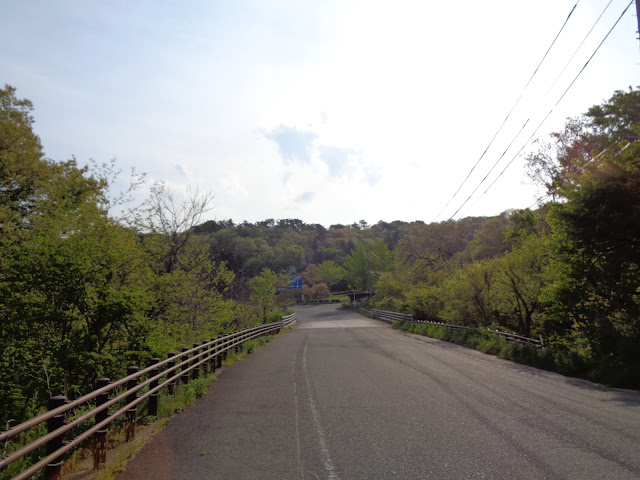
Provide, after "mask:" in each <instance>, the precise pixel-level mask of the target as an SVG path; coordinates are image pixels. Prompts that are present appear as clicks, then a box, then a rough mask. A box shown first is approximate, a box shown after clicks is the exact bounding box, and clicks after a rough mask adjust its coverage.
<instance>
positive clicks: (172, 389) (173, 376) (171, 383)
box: [167, 352, 176, 395]
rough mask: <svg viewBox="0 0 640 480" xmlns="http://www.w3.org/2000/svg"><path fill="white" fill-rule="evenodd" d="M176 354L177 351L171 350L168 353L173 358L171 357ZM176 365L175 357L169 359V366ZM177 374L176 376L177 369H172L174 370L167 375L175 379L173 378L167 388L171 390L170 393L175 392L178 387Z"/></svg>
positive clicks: (168, 377)
mask: <svg viewBox="0 0 640 480" xmlns="http://www.w3.org/2000/svg"><path fill="white" fill-rule="evenodd" d="M175 356H176V352H169V353H168V354H167V358H171V357H175ZM175 366H176V361H175V359H173V360H171V361H169V362H168V363H167V368H172V367H175ZM175 376H176V371H175V370H174V371H172V372H169V374H168V375H167V379H168V380H169V379H173V380H171V381H170V382H169V383H168V384H167V390H168V392H169V395H173V392H175V389H176V379H175Z"/></svg>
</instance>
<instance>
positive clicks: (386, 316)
mask: <svg viewBox="0 0 640 480" xmlns="http://www.w3.org/2000/svg"><path fill="white" fill-rule="evenodd" d="M367 312H368V311H367ZM371 315H372V316H373V318H378V319H380V320H385V321H387V322H389V323H393V322H399V321H404V322H411V323H420V324H429V325H435V326H437V327H441V328H446V329H447V330H451V331H454V332H455V331H459V330H476V331H483V332H487V333H492V334H494V335H498V336H500V337H502V338H504V339H505V340H506V341H507V342H516V343H522V344H526V345H533V346H534V347H542V348H544V339H543V338H542V334H539V335H538V338H530V337H524V336H522V335H516V334H515V333H508V332H501V331H499V330H491V329H489V328H487V329H478V328H473V327H469V326H466V325H451V324H449V323H442V322H431V321H429V320H414V318H413V315H409V314H407V313H399V312H389V311H386V310H376V309H373V310H371Z"/></svg>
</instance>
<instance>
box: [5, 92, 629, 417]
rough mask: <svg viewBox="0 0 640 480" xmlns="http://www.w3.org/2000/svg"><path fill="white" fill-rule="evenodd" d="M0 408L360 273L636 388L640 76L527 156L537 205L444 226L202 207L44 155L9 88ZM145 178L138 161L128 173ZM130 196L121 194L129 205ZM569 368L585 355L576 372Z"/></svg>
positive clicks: (346, 284)
mask: <svg viewBox="0 0 640 480" xmlns="http://www.w3.org/2000/svg"><path fill="white" fill-rule="evenodd" d="M0 108H1V112H0V234H1V236H0V410H1V411H2V415H1V416H0V422H1V423H3V424H4V423H6V421H7V420H9V419H17V420H20V419H23V418H26V417H27V416H29V415H31V414H33V413H34V412H35V411H37V410H38V409H41V408H42V406H43V405H44V402H45V401H46V399H47V398H48V397H49V396H50V395H55V394H59V393H63V394H66V395H67V396H69V397H71V398H72V397H74V396H76V395H78V394H80V393H82V392H85V391H87V390H88V389H91V388H92V386H93V385H94V383H95V380H96V378H99V377H101V376H111V377H113V378H115V377H117V376H119V375H122V374H123V373H124V370H125V368H126V366H127V365H129V364H135V363H138V364H141V365H142V364H145V363H146V362H147V361H148V359H149V358H150V357H152V356H156V355H157V356H165V355H166V354H167V352H169V351H172V350H173V349H176V348H178V347H179V346H182V345H186V344H189V343H191V342H194V341H201V340H203V339H208V338H212V337H213V336H216V335H217V334H219V333H221V332H224V331H229V330H232V329H235V328H237V327H238V326H241V325H248V324H251V323H256V322H264V321H270V320H271V319H274V318H277V316H278V315H279V314H280V312H279V311H278V310H277V308H278V307H283V306H285V305H286V304H287V302H291V300H292V299H293V295H292V294H289V293H288V292H287V291H286V290H284V291H282V292H281V293H280V294H279V297H280V298H279V299H276V287H278V286H279V287H285V286H286V278H287V276H288V275H290V274H291V273H292V272H293V271H296V272H300V273H302V274H303V278H304V283H305V286H304V289H303V292H304V293H305V294H306V295H308V296H312V297H313V296H315V297H319V298H323V297H326V296H327V295H328V294H329V291H330V290H332V291H334V292H340V291H347V290H370V291H372V292H374V293H375V295H374V296H373V298H372V300H371V302H372V305H374V306H376V307H378V308H383V309H388V310H395V311H402V312H409V313H413V314H414V315H415V316H416V317H417V318H422V319H428V320H438V321H445V322H448V323H456V324H464V325H473V326H490V327H494V328H499V329H502V330H510V331H514V332H517V333H520V334H522V335H532V334H535V333H536V332H537V331H539V330H540V331H543V332H544V335H545V338H546V339H547V341H548V342H549V344H550V346H551V348H552V349H553V351H556V352H559V354H562V355H564V357H563V358H566V359H567V360H566V361H569V362H574V363H575V364H576V368H575V369H574V371H577V372H578V373H580V374H582V375H583V376H587V377H589V378H594V379H597V380H600V381H607V382H608V383H612V384H616V385H623V386H630V387H634V388H638V387H640V383H639V382H640V380H639V379H640V348H639V346H640V271H639V269H638V267H639V265H640V143H639V142H638V141H637V140H638V139H639V138H640V91H639V90H630V91H628V92H616V93H615V94H614V95H613V97H612V98H611V99H610V100H608V101H607V102H605V103H603V104H602V105H599V106H594V107H592V108H590V109H589V110H588V112H587V113H586V114H585V115H584V116H582V117H579V118H576V119H571V120H569V121H568V122H567V124H566V126H565V128H564V129H563V130H562V131H561V132H558V133H556V134H554V135H552V136H551V138H550V139H549V140H548V141H541V142H539V143H538V149H537V151H536V152H535V153H534V154H532V155H530V156H529V158H528V159H527V165H528V169H529V173H530V176H531V178H532V179H533V181H535V182H537V183H538V184H539V185H540V186H541V188H543V189H544V194H545V197H544V198H543V200H542V201H541V202H540V206H538V207H536V208H534V209H525V210H515V211H514V210H505V212H503V213H502V214H500V215H498V216H495V217H488V218H484V217H483V218H477V217H476V218H464V219H460V220H449V221H444V222H440V223H432V224H427V223H425V222H423V221H420V220H416V221H414V222H402V221H392V222H384V221H380V222H378V223H376V224H373V225H368V224H367V223H366V222H365V221H364V220H360V221H357V222H354V223H353V224H350V225H331V226H329V227H324V226H322V225H311V224H306V223H304V222H303V221H302V220H298V219H281V220H273V219H268V220H264V221H261V222H257V223H255V224H252V223H248V222H242V223H234V222H233V221H232V220H222V221H213V220H211V221H202V219H203V215H205V214H206V212H207V209H208V208H209V200H210V197H209V195H208V194H199V193H197V192H195V193H192V194H191V195H190V197H189V198H188V199H187V200H186V201H184V202H182V201H178V200H176V199H175V198H174V197H172V195H171V193H170V192H168V191H167V190H165V189H164V188H163V187H162V186H161V185H156V186H154V187H153V188H152V189H151V191H150V195H149V198H148V199H147V201H146V202H145V203H144V204H143V205H142V206H140V207H139V208H137V209H134V210H133V211H129V212H128V214H126V215H124V216H123V217H122V218H117V219H116V218H113V217H112V216H111V215H110V214H109V212H110V211H111V212H113V206H114V204H116V203H122V202H125V201H126V199H127V192H124V194H122V195H120V194H118V195H114V193H113V192H111V190H110V186H111V185H112V184H113V178H114V175H115V174H116V172H115V170H114V167H113V166H111V165H103V166H93V167H91V168H89V167H83V166H80V165H79V164H78V162H76V161H75V160H73V159H72V160H68V161H64V162H59V161H52V160H48V159H47V158H46V157H45V154H44V151H43V147H42V145H41V144H40V140H39V139H38V137H37V135H36V134H35V133H34V132H33V118H32V116H31V111H32V105H31V103H30V102H29V101H27V100H22V99H19V98H18V97H17V96H16V92H15V89H13V88H12V87H8V86H6V87H5V88H4V89H2V90H0ZM135 185H136V177H134V182H133V187H135ZM124 211H125V212H127V210H126V209H125V210H124ZM580 368H582V369H583V371H582V372H580V371H579V370H580Z"/></svg>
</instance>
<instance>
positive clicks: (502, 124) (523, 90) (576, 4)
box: [434, 0, 580, 221]
mask: <svg viewBox="0 0 640 480" xmlns="http://www.w3.org/2000/svg"><path fill="white" fill-rule="evenodd" d="M578 3H580V0H577V1H576V3H575V5H574V6H573V8H572V9H571V11H570V12H569V15H567V18H566V20H565V21H564V23H563V24H562V27H561V28H560V30H559V31H558V33H557V34H556V36H555V38H554V39H553V42H551V45H549V48H548V49H547V51H546V52H545V54H544V56H543V57H542V60H540V63H538V66H537V67H536V69H535V70H534V71H533V74H531V77H530V78H529V81H528V82H527V84H526V85H525V86H524V88H523V89H522V92H520V95H519V96H518V99H517V100H516V102H515V103H514V104H513V106H512V107H511V110H509V113H508V114H507V116H506V117H505V119H504V120H503V121H502V123H501V124H500V127H498V130H497V131H496V133H495V134H494V135H493V138H491V141H490V142H489V144H488V145H487V147H486V148H485V149H484V152H482V155H480V158H478V160H476V163H475V164H474V165H473V167H471V170H469V173H467V176H466V177H465V179H464V180H463V181H462V183H461V184H460V186H459V187H458V189H457V190H456V191H455V193H454V194H453V196H452V197H451V198H450V199H449V200H448V201H447V203H446V205H445V206H444V207H442V210H440V212H439V213H438V215H436V218H435V220H434V221H437V220H438V218H439V217H440V215H442V212H444V211H445V209H446V208H447V207H448V206H449V204H450V203H451V202H452V201H453V199H454V198H455V197H456V195H458V192H460V189H461V188H462V187H463V186H464V184H465V183H467V180H469V177H470V176H471V174H472V173H473V171H474V170H475V168H476V167H477V166H478V164H479V163H480V161H481V160H482V159H483V158H484V156H485V154H486V153H487V151H488V150H489V148H491V145H493V141H494V140H495V139H496V137H497V136H498V134H499V133H500V132H501V131H502V128H503V127H504V125H505V124H506V123H507V120H509V117H510V116H511V114H512V113H513V111H514V110H515V108H516V106H517V105H518V104H519V103H520V100H521V99H522V96H523V95H524V93H525V92H526V91H527V88H528V87H529V85H530V84H531V81H532V80H533V78H534V77H535V76H536V73H538V70H539V69H540V66H541V65H542V62H544V60H545V58H547V55H548V54H549V52H550V51H551V49H552V48H553V46H554V45H555V43H556V40H558V37H559V36H560V34H561V33H562V31H563V30H564V27H565V26H566V25H567V22H569V18H571V15H573V12H574V10H575V9H576V7H577V6H578ZM527 121H528V120H527ZM472 195H473V194H472ZM463 205H464V204H463ZM458 210H460V209H458ZM456 213H458V212H457V211H456ZM453 216H455V213H454V214H453V215H452V216H451V218H453ZM451 218H450V219H449V220H451Z"/></svg>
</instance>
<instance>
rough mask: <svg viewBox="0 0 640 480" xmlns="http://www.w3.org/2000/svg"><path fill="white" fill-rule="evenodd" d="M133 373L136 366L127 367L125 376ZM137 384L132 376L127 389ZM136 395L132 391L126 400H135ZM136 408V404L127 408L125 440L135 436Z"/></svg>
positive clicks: (129, 401)
mask: <svg viewBox="0 0 640 480" xmlns="http://www.w3.org/2000/svg"><path fill="white" fill-rule="evenodd" d="M134 373H138V367H135V366H132V367H127V376H129V375H133V374H134ZM137 384H138V379H137V378H134V379H133V380H129V381H128V382H127V390H130V389H132V388H134V387H135V386H136V385H137ZM137 397H138V394H137V392H134V393H130V394H129V395H127V399H126V402H127V403H131V402H133V401H135V399H136V398H137ZM137 410H138V406H137V405H136V406H135V407H131V408H129V410H127V438H126V440H127V442H129V441H131V440H133V439H134V438H136V412H137Z"/></svg>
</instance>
